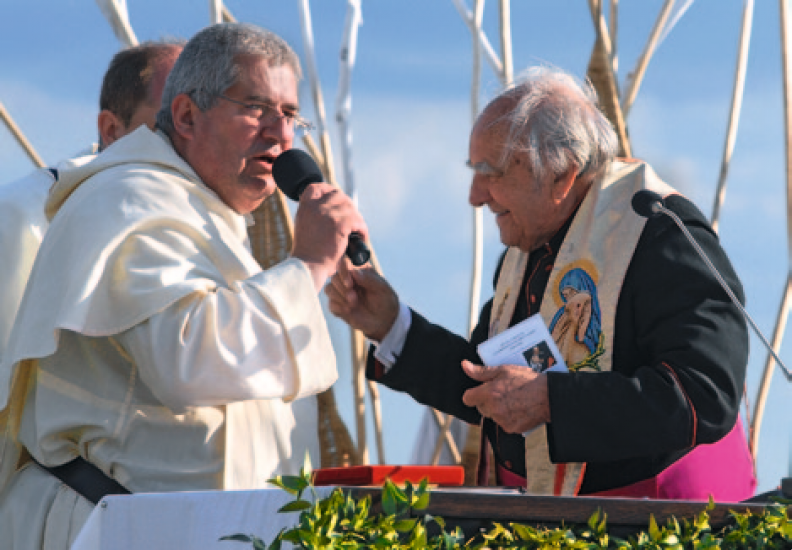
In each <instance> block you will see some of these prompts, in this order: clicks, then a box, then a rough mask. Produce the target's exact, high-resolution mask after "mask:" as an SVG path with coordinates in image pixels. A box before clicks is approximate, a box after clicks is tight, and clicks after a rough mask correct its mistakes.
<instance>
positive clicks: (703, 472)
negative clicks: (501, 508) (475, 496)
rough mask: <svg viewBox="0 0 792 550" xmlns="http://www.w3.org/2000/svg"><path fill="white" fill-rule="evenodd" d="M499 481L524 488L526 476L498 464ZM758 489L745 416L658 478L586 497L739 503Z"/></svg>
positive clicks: (500, 483)
mask: <svg viewBox="0 0 792 550" xmlns="http://www.w3.org/2000/svg"><path fill="white" fill-rule="evenodd" d="M498 484H499V485H504V486H509V487H525V485H526V484H525V479H523V478H522V477H521V476H519V475H517V474H515V473H513V472H510V471H509V470H507V469H505V468H503V467H502V466H500V465H498ZM755 491H756V476H755V475H754V466H753V460H752V459H751V454H750V452H749V450H748V442H747V440H746V438H745V431H744V430H743V425H742V419H741V418H738V419H737V423H736V424H735V425H734V427H733V428H732V430H731V431H730V432H729V433H728V435H726V437H724V438H723V439H721V440H720V441H717V442H716V443H712V444H710V445H699V446H697V447H696V448H695V449H693V450H692V451H690V452H689V453H688V454H686V455H685V456H683V457H682V458H680V459H679V460H677V461H676V462H674V463H673V464H672V465H670V466H669V467H668V468H666V469H665V470H663V471H662V472H660V473H659V474H658V475H656V476H655V477H652V478H649V479H645V480H643V481H638V482H637V483H633V484H631V485H626V486H624V487H618V488H616V489H609V490H607V491H600V492H597V493H591V494H589V495H585V496H595V497H622V498H624V497H627V498H651V499H663V500H693V501H707V500H709V497H710V495H712V498H713V499H714V500H715V501H716V502H740V501H743V500H746V499H748V498H751V497H752V496H753V495H754V492H755Z"/></svg>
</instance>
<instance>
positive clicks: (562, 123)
mask: <svg viewBox="0 0 792 550" xmlns="http://www.w3.org/2000/svg"><path fill="white" fill-rule="evenodd" d="M503 101H505V102H506V103H507V104H509V105H510V107H508V108H507V109H506V111H505V112H504V113H503V114H502V115H501V116H499V117H496V118H495V120H494V121H493V122H492V126H498V125H500V124H501V123H503V124H505V128H506V139H505V144H504V149H503V153H502V157H501V159H500V161H501V164H500V165H501V166H502V167H504V168H505V167H506V165H507V164H508V162H509V161H510V160H511V158H512V157H513V156H514V155H515V154H517V153H525V154H526V155H527V156H528V161H529V163H530V166H531V170H532V172H533V174H534V175H535V176H536V179H537V181H544V179H545V178H546V177H547V176H549V175H552V176H553V177H558V176H560V175H562V174H565V173H567V172H568V170H570V169H571V168H576V170H577V171H578V179H583V180H586V179H590V180H592V181H593V180H594V178H596V177H599V176H601V175H602V174H604V173H605V171H606V170H607V168H608V165H609V164H610V162H611V161H612V160H613V158H614V157H615V156H616V154H617V152H618V147H619V141H618V138H617V136H616V132H615V131H614V130H613V127H612V126H611V124H610V122H609V121H608V119H607V118H605V116H604V115H603V114H602V112H601V111H600V110H599V108H598V106H597V105H598V103H597V93H596V91H595V90H594V88H593V87H592V86H591V85H590V84H589V83H588V82H586V83H585V84H581V83H579V81H578V80H577V79H575V78H574V77H573V76H571V75H569V74H567V73H566V72H564V71H562V70H560V69H556V68H552V67H532V68H531V69H529V70H528V71H526V72H525V73H523V74H522V75H520V77H519V78H518V80H517V81H515V83H514V84H512V85H511V86H510V87H509V88H507V89H506V90H505V91H503V92H502V93H501V94H500V95H498V97H496V98H495V99H494V100H492V101H491V102H490V104H489V106H492V105H494V104H495V103H501V102H503Z"/></svg>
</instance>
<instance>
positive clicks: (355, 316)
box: [325, 258, 399, 342]
mask: <svg viewBox="0 0 792 550" xmlns="http://www.w3.org/2000/svg"><path fill="white" fill-rule="evenodd" d="M325 294H327V297H328V298H329V299H330V302H329V307H330V312H331V313H333V315H335V316H336V317H339V318H341V319H343V320H344V321H346V322H347V323H348V324H349V326H351V327H352V328H355V329H358V330H359V331H361V332H362V333H363V334H365V335H366V337H367V338H370V339H372V340H375V341H377V342H381V341H382V339H383V338H385V336H386V335H387V334H388V331H390V329H391V327H392V326H393V322H394V321H395V320H396V317H397V316H398V314H399V297H398V296H397V295H396V292H395V291H394V290H393V288H392V287H391V286H390V284H388V281H386V280H385V279H384V278H383V277H382V276H381V275H380V274H379V273H377V271H376V270H375V269H374V268H373V267H371V266H361V267H353V266H352V264H351V263H350V262H349V260H348V259H346V258H342V259H341V261H340V262H339V265H338V271H337V272H336V274H335V275H334V276H333V278H332V279H331V280H330V283H329V284H328V285H327V286H326V287H325Z"/></svg>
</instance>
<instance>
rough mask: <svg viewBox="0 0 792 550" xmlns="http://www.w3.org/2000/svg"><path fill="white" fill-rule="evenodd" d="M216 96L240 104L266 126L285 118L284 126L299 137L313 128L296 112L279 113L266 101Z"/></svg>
mask: <svg viewBox="0 0 792 550" xmlns="http://www.w3.org/2000/svg"><path fill="white" fill-rule="evenodd" d="M217 97H219V98H220V99H225V100H226V101H229V102H231V103H236V104H237V105H241V106H242V107H244V108H245V110H246V111H248V113H249V114H250V116H252V117H253V118H255V119H257V120H258V121H259V122H261V123H263V124H265V125H267V126H271V125H272V124H274V123H275V122H280V121H281V120H285V121H286V126H288V127H289V128H292V129H293V130H294V133H295V134H297V135H298V136H300V137H302V136H304V135H305V134H307V133H308V132H310V131H311V130H313V129H314V125H313V124H311V122H310V121H308V120H306V119H304V118H302V117H301V116H299V115H298V114H296V113H283V114H281V112H280V111H279V110H278V108H277V107H275V106H274V105H269V104H267V103H245V102H244V101H238V100H236V99H231V98H230V97H227V96H224V95H223V94H218V95H217Z"/></svg>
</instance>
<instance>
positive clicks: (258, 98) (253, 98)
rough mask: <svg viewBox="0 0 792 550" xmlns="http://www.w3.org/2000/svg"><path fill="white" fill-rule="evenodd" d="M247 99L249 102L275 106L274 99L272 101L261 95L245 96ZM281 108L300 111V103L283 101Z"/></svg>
mask: <svg viewBox="0 0 792 550" xmlns="http://www.w3.org/2000/svg"><path fill="white" fill-rule="evenodd" d="M245 101H246V102H248V103H262V104H264V105H268V106H271V107H274V106H275V102H274V101H271V100H270V99H269V98H266V97H262V96H260V95H255V94H253V95H249V96H247V97H246V98H245ZM281 109H286V110H288V111H292V112H295V113H299V112H300V105H299V104H297V105H295V104H294V103H289V102H287V103H281Z"/></svg>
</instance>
